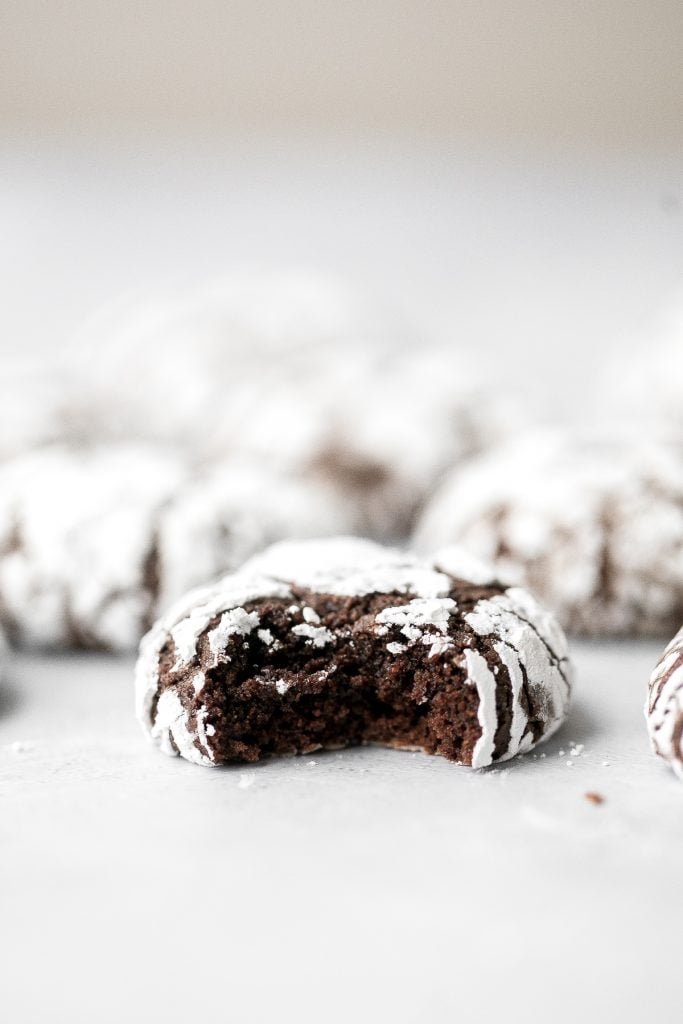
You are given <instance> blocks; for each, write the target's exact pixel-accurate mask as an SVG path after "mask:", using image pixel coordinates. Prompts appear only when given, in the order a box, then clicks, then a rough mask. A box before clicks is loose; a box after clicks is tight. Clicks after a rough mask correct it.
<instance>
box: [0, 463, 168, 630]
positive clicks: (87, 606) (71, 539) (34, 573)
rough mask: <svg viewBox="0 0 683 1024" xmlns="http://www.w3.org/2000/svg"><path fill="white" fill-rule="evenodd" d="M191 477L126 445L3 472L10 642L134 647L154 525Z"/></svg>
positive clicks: (144, 620)
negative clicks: (179, 489) (179, 488)
mask: <svg viewBox="0 0 683 1024" xmlns="http://www.w3.org/2000/svg"><path fill="white" fill-rule="evenodd" d="M184 478H185V471H184V468H183V467H182V465H181V464H180V463H179V462H178V461H177V460H176V459H175V458H173V457H172V456H170V455H166V454H163V453H160V452H156V451H151V450H149V449H146V448H144V447H140V446H133V445H126V446H121V447H118V448H102V449H93V450H87V451H75V450H73V449H71V450H69V449H65V448H61V447H53V448H47V449H43V450H39V451H36V452H33V453H30V454H27V455H24V456H19V457H17V458H16V459H14V460H12V461H11V462H8V463H5V464H4V465H3V466H1V467H0V595H1V596H2V615H3V617H4V619H5V622H6V623H7V626H8V630H9V632H10V634H11V635H12V636H13V638H15V639H17V640H18V641H19V642H21V643H25V644H34V645H39V646H63V645H67V646H68V645H72V644H74V643H76V644H78V645H80V646H93V647H104V648H109V649H113V650H121V649H130V648H131V647H133V646H134V645H135V644H136V643H137V641H138V638H139V636H140V634H141V633H142V632H143V631H144V629H145V628H146V626H147V625H148V624H149V622H150V621H151V619H152V617H153V614H154V599H155V593H154V591H155V580H154V576H155V572H156V569H155V566H154V564H153V563H154V551H155V546H154V545H155V541H154V538H155V524H156V520H157V517H158V514H159V511H160V509H161V507H162V506H163V504H164V503H165V502H166V501H167V500H168V499H169V498H170V496H171V495H172V494H173V493H174V492H175V490H176V489H177V487H178V486H179V485H180V483H181V481H182V480H183V479H184Z"/></svg>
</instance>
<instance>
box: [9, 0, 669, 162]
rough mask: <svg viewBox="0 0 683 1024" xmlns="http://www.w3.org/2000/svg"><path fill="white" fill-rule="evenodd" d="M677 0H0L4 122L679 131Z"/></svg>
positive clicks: (589, 137)
mask: <svg viewBox="0 0 683 1024" xmlns="http://www.w3.org/2000/svg"><path fill="white" fill-rule="evenodd" d="M682 57H683V3H681V0H639V2H632V0H588V2H586V0H517V2H505V0H457V2H450V3H449V2H443V0H442V2H438V0H420V2H415V3H410V2H407V0H336V2H333V3H330V2H327V0H287V2H277V0H147V2H140V0H88V2H84V0H0V130H4V131H5V132H11V133H13V134H15V133H17V132H20V133H41V134H53V133H59V132H60V131H68V132H73V131H74V130H76V131H78V132H88V131H102V130H120V129H129V128H140V127H142V128H144V129H145V130H146V131H155V130H159V131H167V130H169V129H172V130H175V129H181V130H186V129H187V128H188V127H192V128H194V129H197V128H207V129H209V130H212V131H214V130H219V131H221V132H228V133H229V132H234V131H238V132H243V131H246V130H256V131H262V130H266V131H280V130H283V131H290V130H297V131H298V130H303V131H308V132H315V133H318V132H321V131H325V132H330V131H332V132H340V133H345V132H349V131H351V132H359V133H364V132H371V133H379V132H382V133H383V132H386V133H392V134H396V133H410V134H428V135H438V136H446V137H449V138H450V137H466V136H472V137H475V138H484V139H488V138H493V139H501V138H502V139H506V138H509V137H514V138H518V139H541V140H545V141H548V140H553V141H558V142H563V143H565V142H569V143H571V144H575V145H577V144H580V145H589V146H595V145H598V146H601V147H628V148H633V147H652V146H657V147H659V146H661V147H666V148H671V147H672V146H679V145H681V143H682V142H683V59H682Z"/></svg>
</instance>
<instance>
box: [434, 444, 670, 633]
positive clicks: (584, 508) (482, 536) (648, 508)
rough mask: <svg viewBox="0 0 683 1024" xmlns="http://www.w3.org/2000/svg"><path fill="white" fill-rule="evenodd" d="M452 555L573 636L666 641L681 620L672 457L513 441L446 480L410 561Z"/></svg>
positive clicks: (653, 450)
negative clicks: (511, 585) (518, 589)
mask: <svg viewBox="0 0 683 1024" xmlns="http://www.w3.org/2000/svg"><path fill="white" fill-rule="evenodd" d="M451 543H458V544H463V545H464V546H465V547H467V549H468V550H471V551H472V552H473V553H474V554H476V555H477V556H478V557H480V558H484V559H486V560H487V561H488V562H490V563H492V564H493V565H494V566H495V568H496V570H497V572H498V573H500V575H501V576H502V577H503V578H504V579H506V580H510V581H512V582H515V583H519V584H520V585H522V586H527V587H529V588H530V589H531V590H532V591H533V592H534V593H535V594H537V595H538V597H539V598H540V599H541V600H542V601H543V602H544V603H545V604H546V605H547V606H548V607H549V608H551V609H552V610H553V611H554V612H555V613H556V615H557V616H558V618H559V620H560V622H561V623H562V625H563V626H564V627H565V628H567V629H569V630H572V631H574V632H577V633H584V634H589V635H594V636H609V635H632V634H637V635H642V636H648V635H660V634H661V633H662V632H664V631H666V632H668V633H669V635H670V634H671V633H672V632H673V631H674V630H675V629H676V628H678V626H679V625H680V622H681V621H682V620H683V452H682V451H681V449H680V448H679V447H678V446H675V445H671V444H667V443H666V442H664V441H661V442H660V441H655V440H652V441H643V440H637V439H633V438H631V437H628V436H626V437H623V438H622V439H616V440H612V439H600V438H597V439H596V438H590V437H589V438H580V437H578V438H577V437H571V436H563V435H541V436H532V437H525V438H523V439H521V440H518V441H515V442H511V443H510V444H508V445H505V446H504V447H501V448H499V449H497V450H495V451H493V452H491V453H489V454H488V455H484V456H482V457H480V458H478V459H474V460H472V461H471V462H470V463H469V464H467V465H466V466H464V467H462V468H461V469H458V470H456V471H455V472H454V473H453V474H452V475H450V476H449V477H448V479H447V480H446V481H445V482H444V484H443V485H442V486H441V488H440V489H439V490H437V492H436V493H435V494H434V496H433V497H432V499H431V501H430V502H429V503H428V505H427V507H426V508H425V511H424V513H423V516H422V519H421V521H420V523H419V524H418V527H417V530H416V534H415V538H414V546H415V548H416V550H418V551H429V550H435V549H436V548H438V547H440V546H442V545H444V544H451Z"/></svg>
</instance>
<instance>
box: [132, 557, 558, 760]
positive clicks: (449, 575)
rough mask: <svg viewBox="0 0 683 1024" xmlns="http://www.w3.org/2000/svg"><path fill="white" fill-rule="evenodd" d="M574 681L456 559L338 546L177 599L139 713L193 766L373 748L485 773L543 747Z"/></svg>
mask: <svg viewBox="0 0 683 1024" xmlns="http://www.w3.org/2000/svg"><path fill="white" fill-rule="evenodd" d="M570 677H571V670H570V664H569V661H568V655H567V647H566V642H565V638H564V635H563V633H562V631H561V630H560V628H559V627H558V626H557V624H556V623H555V621H554V619H553V618H552V616H550V615H549V614H548V613H546V612H545V611H543V609H541V608H540V607H539V606H538V605H537V604H536V602H535V601H534V600H533V598H532V597H531V596H530V595H529V594H528V593H526V592H525V591H523V590H520V589H517V588H510V589H506V588H505V587H503V586H501V585H500V584H499V583H497V582H495V580H493V579H492V578H491V577H490V575H489V574H488V573H487V571H486V570H483V569H482V568H481V566H480V565H478V564H476V563H473V562H472V560H471V559H470V558H469V557H467V556H465V555H463V553H462V552H460V551H458V550H457V549H450V550H448V551H444V552H443V553H441V554H440V555H438V556H437V557H435V558H433V559H430V560H428V561H419V560H418V559H416V558H414V557H412V556H410V555H405V554H402V553H400V552H398V551H394V550H390V549H386V548H382V547H379V546H378V545H375V544H373V543H372V542H370V541H362V540H355V539H350V538H336V539H333V540H327V541H308V542H305V541H300V542H288V543H282V544H276V545H274V546H273V547H272V548H270V549H268V550H267V551H266V552H264V553H263V554H262V555H260V556H256V557H255V558H254V559H252V560H251V561H250V562H248V563H247V564H246V565H245V566H244V567H243V569H242V570H241V571H240V572H239V573H235V574H233V575H231V576H226V577H225V578H224V579H222V580H220V581H219V582H218V583H216V584H215V585H213V586H211V587H205V588H202V589H198V590H195V591H193V592H191V593H190V594H188V595H186V597H185V598H183V599H182V600H181V601H180V602H178V603H177V604H176V605H175V606H174V607H173V608H172V609H171V610H170V611H169V612H168V613H167V614H166V615H165V616H164V617H163V618H162V619H161V620H160V621H159V622H157V623H156V625H155V626H154V627H153V628H152V630H151V631H150V632H149V633H148V634H147V636H146V637H145V638H144V640H143V642H142V645H141V650H140V657H139V660H138V664H137V669H136V706H137V715H138V718H139V720H140V722H141V724H142V726H143V729H144V731H145V732H146V734H147V736H148V737H149V738H150V739H151V740H152V741H153V742H154V743H156V744H157V745H158V746H159V747H160V748H161V750H163V751H164V752H165V753H167V754H180V755H181V756H182V757H184V758H187V759H188V760H189V761H193V762H195V763H196V764H202V765H220V764H226V763H229V762H234V761H237V762H239V761H242V762H244V761H257V760H259V759H260V758H262V757H266V756H268V755H272V754H295V753H306V752H310V751H313V750H318V749H321V748H338V747H344V746H348V745H351V744H359V743H374V744H379V745H382V746H390V747H396V748H401V749H408V750H423V751H426V752H429V753H434V754H441V755H443V756H444V757H446V758H448V759H450V760H452V761H455V762H458V763H460V764H464V765H470V766H472V767H474V768H482V767H485V766H486V765H490V764H492V763H494V762H496V761H501V760H505V759H506V758H510V757H512V756H513V755H514V754H517V753H519V752H520V751H526V750H530V749H531V748H532V747H533V746H534V745H535V744H536V743H538V742H540V741H541V740H543V739H546V738H547V737H548V736H550V735H551V734H552V733H553V732H555V730H556V729H557V728H558V727H559V725H560V724H561V722H562V721H563V719H564V717H565V714H566V711H567V705H568V700H569V690H570Z"/></svg>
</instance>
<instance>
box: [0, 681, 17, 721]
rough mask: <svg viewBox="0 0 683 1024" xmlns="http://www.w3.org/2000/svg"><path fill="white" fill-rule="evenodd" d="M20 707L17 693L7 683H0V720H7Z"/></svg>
mask: <svg viewBox="0 0 683 1024" xmlns="http://www.w3.org/2000/svg"><path fill="white" fill-rule="evenodd" d="M20 705H21V698H20V697H19V691H18V690H16V689H15V688H14V687H13V686H10V685H9V684H8V683H5V682H2V683H0V719H2V718H9V716H10V715H12V714H13V713H14V712H15V711H16V710H17V709H18V708H19V706H20Z"/></svg>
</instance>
